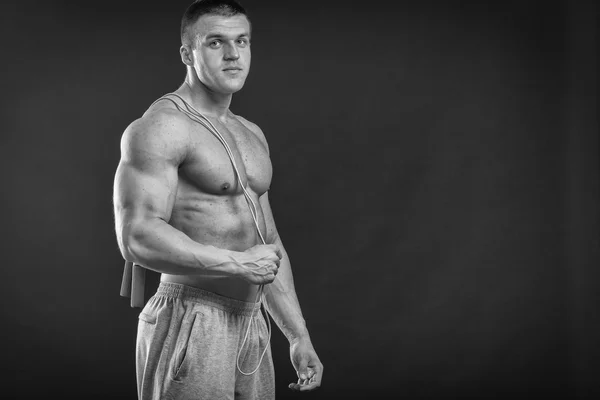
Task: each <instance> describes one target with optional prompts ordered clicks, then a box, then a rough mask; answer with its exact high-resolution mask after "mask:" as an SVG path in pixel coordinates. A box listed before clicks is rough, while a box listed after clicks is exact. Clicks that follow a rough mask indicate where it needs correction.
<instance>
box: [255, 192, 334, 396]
mask: <svg viewBox="0 0 600 400" xmlns="http://www.w3.org/2000/svg"><path fill="white" fill-rule="evenodd" d="M259 201H260V205H261V208H262V210H263V215H264V218H265V224H266V227H267V236H266V238H265V239H266V241H267V243H269V244H275V245H277V247H278V248H279V250H280V251H281V254H282V257H281V260H280V264H279V271H278V273H277V277H276V278H275V280H274V281H273V282H272V283H271V284H269V285H265V287H264V292H265V302H266V306H267V309H268V310H269V313H270V314H271V316H272V317H273V320H274V321H275V323H276V324H277V326H278V327H279V329H281V331H282V332H283V334H284V335H285V337H286V338H287V339H288V341H289V342H290V358H291V360H292V364H293V365H294V368H295V369H296V371H297V373H298V378H299V379H298V383H292V384H290V385H289V387H290V388H291V389H294V390H300V391H307V390H313V389H316V388H317V387H319V386H320V385H321V379H322V376H323V364H322V363H321V361H320V360H319V357H318V356H317V353H316V352H315V349H314V347H313V345H312V342H311V340H310V336H309V334H308V329H307V328H306V321H305V320H304V317H303V316H302V311H301V309H300V303H299V302H298V297H297V296H296V290H295V288H294V278H293V276H292V267H291V264H290V259H289V257H288V254H287V252H286V251H285V248H284V247H283V243H282V241H281V238H280V237H279V234H278V232H277V228H276V226H275V220H274V218H273V213H272V211H271V206H270V204H269V197H268V193H265V194H263V195H262V196H261V197H260V200H259Z"/></svg>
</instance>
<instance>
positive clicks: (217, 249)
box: [114, 15, 323, 391]
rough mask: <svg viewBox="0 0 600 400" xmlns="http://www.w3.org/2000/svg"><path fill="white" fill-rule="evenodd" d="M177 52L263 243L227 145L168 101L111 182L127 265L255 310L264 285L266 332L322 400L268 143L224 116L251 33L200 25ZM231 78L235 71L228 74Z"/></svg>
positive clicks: (137, 124) (304, 387)
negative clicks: (271, 328) (276, 208)
mask: <svg viewBox="0 0 600 400" xmlns="http://www.w3.org/2000/svg"><path fill="white" fill-rule="evenodd" d="M185 37H186V39H185V40H184V41H183V45H182V46H181V49H180V55H181V60H182V62H183V63H184V64H185V65H186V68H187V75H186V80H185V82H184V84H183V85H182V86H181V87H180V88H179V89H177V90H176V91H175V93H177V94H179V95H180V96H181V97H182V98H184V99H185V100H186V101H187V102H188V103H189V104H191V105H192V106H193V107H194V108H195V109H197V110H198V111H199V112H201V113H202V114H204V115H205V116H206V117H208V118H209V119H210V121H211V122H212V123H213V124H214V125H215V126H216V128H217V129H218V130H219V132H220V133H221V134H222V135H223V137H224V138H225V140H226V141H227V142H228V143H229V146H230V147H231V149H232V152H233V155H234V159H235V161H236V164H237V166H238V169H239V172H240V175H241V180H242V182H243V184H244V187H245V188H246V189H247V191H248V192H249V194H250V196H251V198H252V199H253V201H254V203H255V204H256V206H257V209H258V210H257V211H258V216H257V217H258V218H257V219H258V221H259V227H260V230H261V232H262V234H263V237H264V238H265V241H266V243H267V244H266V245H262V244H259V245H257V243H262V242H261V240H260V237H259V236H258V234H257V232H256V228H255V225H254V222H253V219H252V216H251V214H250V211H249V207H248V204H247V202H246V199H245V198H244V195H243V191H242V189H241V187H240V185H239V183H238V181H237V178H236V175H235V172H234V170H233V167H232V165H231V162H230V160H229V157H228V155H227V153H226V151H225V149H224V147H223V145H222V144H221V143H220V142H219V141H218V140H217V139H216V138H215V137H214V136H213V134H212V133H210V132H209V131H208V130H207V129H206V128H204V127H203V126H201V125H200V124H198V123H196V122H194V121H192V120H191V119H190V118H188V117H187V116H185V115H184V114H183V113H181V112H179V111H178V110H176V108H175V106H174V105H173V104H172V103H171V102H169V101H160V102H158V103H156V104H154V105H153V106H151V107H150V108H149V109H148V110H147V111H146V112H145V113H144V115H143V116H142V117H141V118H140V119H138V120H136V121H134V122H133V123H132V124H130V126H129V127H128V128H127V129H126V130H125V132H124V133H123V137H122V140H121V161H120V163H119V166H118V168H117V172H116V175H115V186H114V204H115V223H116V233H117V238H118V242H119V246H120V248H121V252H122V254H123V256H124V257H125V259H127V260H128V261H132V262H135V263H137V264H140V265H142V266H144V267H146V268H149V269H152V270H155V271H157V272H160V273H161V281H163V282H175V283H181V284H184V285H188V286H193V287H198V288H201V289H204V290H208V291H211V292H214V293H217V294H220V295H223V296H227V297H231V298H235V299H239V300H243V301H248V302H254V301H256V295H257V290H258V285H260V284H264V285H265V287H264V291H265V302H266V304H265V305H266V307H267V309H268V310H269V312H270V314H271V316H272V317H273V320H274V321H275V322H276V324H277V325H278V327H279V328H280V329H281V330H282V332H283V333H284V335H285V336H286V337H287V338H288V340H289V342H290V358H291V361H292V365H293V366H294V368H295V369H296V371H297V374H298V381H297V382H296V383H291V384H290V386H289V387H290V388H291V389H293V390H298V391H310V390H314V389H316V388H318V387H319V386H320V384H321V379H322V376H323V365H322V363H321V362H320V361H319V358H318V356H317V354H316V352H315V350H314V347H313V345H312V343H311V340H310V336H309V333H308V330H307V329H306V324H305V321H304V318H303V316H302V312H301V309H300V305H299V303H298V298H297V296H296V292H295V289H294V281H293V275H292V269H291V265H290V260H289V257H288V255H287V253H286V251H285V248H284V246H283V243H282V241H281V238H280V237H279V234H278V232H277V228H276V226H275V220H274V218H273V213H272V211H271V207H270V204H269V197H268V190H269V186H270V184H271V178H272V173H273V171H272V165H271V161H270V158H269V148H268V143H267V141H266V138H265V135H264V134H263V132H262V131H261V129H260V128H259V127H258V126H257V125H255V124H253V123H252V122H250V121H248V120H246V119H244V118H242V117H240V116H237V115H235V114H233V113H232V112H231V111H230V110H229V106H230V103H231V99H232V94H233V93H235V92H237V91H239V90H240V89H242V87H243V86H244V82H245V80H246V77H247V76H248V73H249V71H250V62H251V52H250V26H249V22H248V20H247V19H246V17H245V16H243V15H236V16H231V17H223V16H218V15H204V16H202V17H200V18H199V19H198V21H197V22H196V23H195V24H193V25H192V26H190V27H189V28H188V31H187V34H186V36H185ZM232 68H234V69H232Z"/></svg>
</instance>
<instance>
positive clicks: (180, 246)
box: [114, 111, 276, 283]
mask: <svg viewBox="0 0 600 400" xmlns="http://www.w3.org/2000/svg"><path fill="white" fill-rule="evenodd" d="M186 123H187V121H185V120H182V118H181V117H180V116H178V115H174V114H173V113H171V112H169V111H163V112H159V113H154V114H151V115H149V116H147V117H144V118H142V119H140V120H138V121H136V122H134V123H133V124H131V125H130V126H129V127H128V128H127V129H126V130H125V132H124V134H123V137H122V139H121V161H120V163H119V166H118V168H117V171H116V175H115V182H114V207H115V225H116V234H117V240H118V243H119V248H120V249H121V253H122V255H123V257H124V258H125V259H126V260H127V261H132V262H134V263H136V264H139V265H142V266H144V267H146V268H149V269H152V270H154V271H157V272H161V273H167V274H176V275H183V274H185V275H187V274H201V275H207V276H235V275H238V276H241V277H242V278H245V279H250V278H252V279H254V278H256V279H255V280H258V281H261V280H263V281H264V283H268V282H269V279H268V278H269V273H270V272H272V271H271V270H270V269H269V266H268V265H266V262H267V261H266V260H267V259H265V260H263V261H262V262H263V263H264V264H262V265H264V266H265V268H266V270H265V271H260V270H259V269H257V268H253V269H249V268H245V266H244V263H246V262H248V260H249V259H251V258H252V257H249V255H248V254H246V253H241V252H234V251H229V250H226V249H220V248H217V247H214V246H207V245H203V244H200V243H197V242H195V241H193V240H192V239H191V238H190V237H188V236H187V235H185V234H184V233H183V232H181V231H179V230H177V229H175V228H173V227H172V226H171V225H169V223H168V221H169V219H170V217H171V212H172V209H173V203H174V200H175V195H176V192H177V182H178V167H179V165H180V164H181V163H182V162H183V161H184V160H185V157H186V154H187V144H188V142H189V141H188V138H187V132H188V128H187V126H186ZM263 255H264V254H261V255H260V256H263ZM260 262H261V261H259V263H260ZM275 268H276V267H275ZM275 272H276V271H275ZM253 274H254V275H258V276H254V275H253ZM272 275H273V278H274V273H273V274H272Z"/></svg>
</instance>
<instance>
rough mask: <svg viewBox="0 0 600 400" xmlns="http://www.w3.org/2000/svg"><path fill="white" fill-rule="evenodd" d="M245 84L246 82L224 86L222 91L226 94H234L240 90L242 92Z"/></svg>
mask: <svg viewBox="0 0 600 400" xmlns="http://www.w3.org/2000/svg"><path fill="white" fill-rule="evenodd" d="M244 83H245V82H240V83H239V84H229V85H223V86H222V90H223V92H225V93H228V94H233V93H235V92H239V91H240V90H242V88H243V87H244Z"/></svg>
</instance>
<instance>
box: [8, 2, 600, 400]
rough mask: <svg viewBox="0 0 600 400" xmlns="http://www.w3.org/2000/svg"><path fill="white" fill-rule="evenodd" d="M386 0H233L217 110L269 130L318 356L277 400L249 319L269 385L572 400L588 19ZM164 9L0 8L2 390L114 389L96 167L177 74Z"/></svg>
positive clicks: (130, 371)
mask: <svg viewBox="0 0 600 400" xmlns="http://www.w3.org/2000/svg"><path fill="white" fill-rule="evenodd" d="M412 3H413V4H410V5H407V4H404V3H403V2H397V3H393V4H394V5H393V6H390V5H388V4H376V3H365V4H363V5H362V6H360V8H359V6H358V5H357V6H356V7H355V6H350V3H349V2H338V1H331V2H317V1H308V2H297V3H295V4H288V2H275V1H268V2H265V1H258V0H247V1H243V2H242V4H244V5H245V6H246V7H247V8H248V10H249V11H250V16H251V19H252V21H253V29H254V30H253V44H252V51H253V61H252V63H253V64H252V72H251V74H250V77H249V80H248V81H247V84H246V87H245V88H244V89H243V90H242V91H241V92H240V93H239V94H236V95H235V96H234V100H233V103H232V110H233V111H234V112H236V113H238V114H240V115H243V116H245V117H246V118H248V119H249V120H251V121H253V122H255V123H257V124H258V125H259V126H261V127H262V129H263V131H264V132H265V134H266V136H267V139H268V140H269V144H270V147H271V154H272V162H273V165H274V180H273V184H272V186H271V192H270V193H271V195H270V198H271V204H272V207H273V210H274V214H275V218H276V221H277V224H278V228H279V231H280V233H281V236H282V238H283V241H284V243H285V246H286V248H287V250H288V253H289V254H290V258H291V260H292V266H293V268H294V274H295V280H296V288H297V292H298V296H299V298H300V302H301V305H302V308H303V312H304V314H305V317H306V320H307V323H308V327H309V329H310V332H311V336H312V338H313V342H314V344H315V347H316V349H317V351H318V353H319V356H320V358H321V360H322V361H323V363H324V364H325V367H326V370H325V378H324V381H323V387H322V388H321V389H320V390H319V391H318V392H315V393H314V394H312V395H308V396H298V395H295V394H293V393H291V392H289V391H288V389H287V384H288V383H289V382H291V381H292V380H293V379H294V376H295V375H294V371H293V369H292V367H291V364H290V362H289V355H288V348H287V343H286V341H285V338H284V337H283V335H281V333H279V332H278V331H277V332H274V337H273V339H272V345H273V352H274V358H275V365H276V372H277V377H276V379H277V382H276V383H277V390H278V392H277V393H278V399H286V398H300V397H305V398H315V399H316V398H320V399H332V398H381V397H383V396H386V395H391V394H394V395H395V396H397V397H400V398H407V399H413V398H414V399H437V398H483V397H485V398H514V397H515V396H521V395H523V396H525V395H527V396H533V395H546V396H553V397H561V398H567V397H568V398H573V397H579V398H592V397H594V396H596V395H598V394H599V385H598V381H597V376H598V373H599V372H600V368H599V361H598V356H599V353H600V352H599V349H598V341H597V338H598V335H599V333H600V329H599V323H598V316H597V311H596V306H597V305H598V304H599V303H598V300H599V299H598V293H599V292H598V286H599V283H598V282H599V279H598V278H599V276H598V275H599V273H598V268H597V265H598V259H599V257H598V244H599V243H598V228H599V224H598V222H599V220H598V216H599V214H598V204H599V202H598V200H599V199H598V197H599V192H598V172H599V165H598V150H599V147H598V135H597V116H596V107H597V97H596V93H597V92H596V88H597V75H596V74H597V72H596V68H597V64H596V54H595V51H596V45H597V42H596V17H597V14H596V12H597V9H596V8H595V7H594V6H592V5H591V2H589V3H585V2H566V1H565V2H541V1H518V2H517V1H508V2H506V1H503V2H499V1H494V2H491V1H488V2H483V3H482V2H474V1H473V2H454V3H453V4H452V5H450V4H448V3H446V2H433V1H425V2H412ZM187 5H188V2H186V1H169V2H166V1H163V2H158V1H130V2H116V1H103V2H95V3H93V4H92V3H86V2H69V1H62V2H61V1H53V2H51V1H44V2H41V1H38V2H28V3H23V4H21V5H18V6H14V7H13V8H12V9H10V8H9V10H8V11H7V12H6V14H5V16H6V17H7V18H6V24H4V25H3V28H2V29H3V35H2V36H3V37H4V39H3V41H5V42H6V43H5V45H4V46H3V48H4V49H5V51H4V56H5V57H6V60H5V61H4V62H3V64H4V65H3V69H4V74H3V75H4V77H5V78H8V81H7V82H6V84H5V86H6V88H7V91H6V93H8V95H7V96H6V97H5V98H4V99H3V102H2V103H3V104H2V110H1V111H0V112H1V113H2V114H1V115H2V135H1V138H0V140H1V141H0V151H1V154H0V155H1V157H0V159H1V162H2V166H1V167H2V168H1V171H2V173H3V179H2V183H3V184H2V193H3V195H2V206H3V208H2V209H3V210H4V221H5V223H4V224H3V225H4V226H3V230H2V243H3V246H2V249H3V251H2V253H3V256H4V268H3V278H4V279H3V280H2V296H3V300H4V302H3V303H4V305H5V306H4V307H3V309H2V310H3V312H2V321H3V327H4V328H3V329H2V332H3V339H4V343H5V345H6V346H7V347H8V352H7V355H6V356H4V357H3V359H4V362H3V369H4V371H3V374H2V375H3V377H4V378H5V382H4V384H3V389H2V390H1V392H2V393H3V396H4V393H8V394H11V395H16V394H19V395H18V397H19V398H36V397H39V396H41V395H44V394H56V395H57V396H58V397H60V398H90V397H94V398H95V397H98V398H129V399H134V398H135V396H136V392H135V369H134V346H135V331H136V326H137V313H138V310H134V309H131V308H129V305H128V300H127V299H124V298H121V297H119V295H118V292H119V287H120V279H121V273H122V265H123V261H122V258H121V256H120V254H119V250H118V247H117V244H116V239H115V235H114V225H113V224H114V221H113V211H112V180H113V177H114V172H115V169H116V166H117V163H118V160H119V139H120V135H121V133H122V132H123V130H124V129H125V128H126V126H127V125H128V124H129V123H130V122H131V121H133V120H134V119H136V118H138V117H139V116H140V115H141V114H142V113H143V111H144V110H145V109H146V108H147V106H148V105H149V104H150V103H151V102H152V101H154V100H155V99H156V98H158V97H159V96H160V95H162V94H164V93H166V92H169V91H172V90H174V89H175V88H176V87H178V86H179V84H180V83H181V82H182V80H183V78H184V73H185V71H184V68H183V66H182V65H181V63H180V61H179V56H178V46H179V42H178V41H179V36H178V35H179V34H178V30H179V19H180V16H181V14H182V13H183V11H184V9H185V7H186V6H187ZM150 275H151V276H150V278H149V283H148V286H147V294H148V295H149V293H148V292H152V291H153V290H154V289H155V287H156V285H157V282H158V276H157V275H156V274H150Z"/></svg>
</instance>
